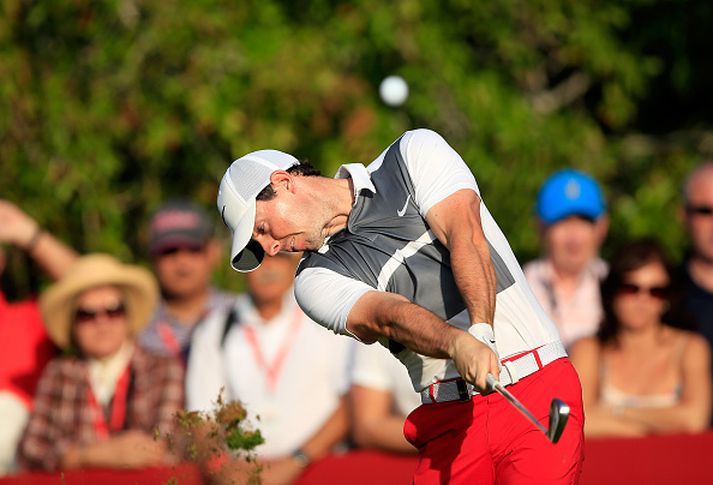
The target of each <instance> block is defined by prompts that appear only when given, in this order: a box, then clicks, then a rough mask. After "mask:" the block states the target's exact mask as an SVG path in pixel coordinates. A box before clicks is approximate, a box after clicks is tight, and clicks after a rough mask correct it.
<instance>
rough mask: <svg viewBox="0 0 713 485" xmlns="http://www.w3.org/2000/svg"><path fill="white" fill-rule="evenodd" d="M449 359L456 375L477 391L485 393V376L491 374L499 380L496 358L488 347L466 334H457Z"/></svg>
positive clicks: (486, 387)
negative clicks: (473, 386) (455, 370)
mask: <svg viewBox="0 0 713 485" xmlns="http://www.w3.org/2000/svg"><path fill="white" fill-rule="evenodd" d="M449 354H450V357H451V359H453V362H454V363H455V365H456V369H458V373H459V374H460V375H461V377H463V379H465V380H466V381H467V382H470V383H471V384H473V385H475V387H476V388H477V389H478V391H487V390H488V385H487V383H486V376H487V375H488V373H491V374H492V375H493V376H495V378H496V379H499V378H500V368H499V366H498V357H497V355H496V354H495V352H493V351H492V350H491V349H490V347H488V346H487V345H485V344H484V343H482V342H481V341H479V340H477V339H476V338H475V337H473V336H472V335H470V334H469V333H467V332H459V333H458V335H457V336H456V338H454V339H453V341H452V342H451V348H450V352H449Z"/></svg>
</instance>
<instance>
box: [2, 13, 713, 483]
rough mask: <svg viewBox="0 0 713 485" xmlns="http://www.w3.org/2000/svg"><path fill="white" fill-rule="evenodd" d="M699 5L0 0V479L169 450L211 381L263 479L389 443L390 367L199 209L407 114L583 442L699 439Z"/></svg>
mask: <svg viewBox="0 0 713 485" xmlns="http://www.w3.org/2000/svg"><path fill="white" fill-rule="evenodd" d="M712 21H713V8H711V6H710V4H709V2H705V1H703V0H698V1H686V2H684V1H683V0H671V1H657V0H636V1H631V2H619V1H614V0H605V1H603V2H602V1H599V2H588V1H585V2H577V3H576V4H573V3H572V2H566V1H564V0H555V1H550V2H534V3H533V2H524V1H500V2H460V1H449V2H435V1H415V0H401V1H397V2H372V1H356V2H338V1H334V2H327V1H314V2H287V1H277V0H273V1H264V2H237V3H236V2H220V1H212V0H200V1H194V2H179V1H175V0H166V1H163V2H143V1H139V0H114V1H109V2H90V1H84V0H63V1H58V2H22V1H10V2H4V3H3V4H2V6H0V59H1V62H0V73H1V74H2V75H1V76H0V109H1V110H2V112H4V113H6V116H4V117H0V174H1V176H0V243H1V244H2V246H1V248H0V275H1V277H2V278H1V280H2V287H1V290H2V292H1V293H0V348H1V349H2V350H1V351H0V422H1V423H2V426H1V427H0V474H3V473H13V472H15V471H19V470H38V469H39V470H57V469H69V468H81V467H91V466H99V467H146V466H152V465H158V464H168V463H172V462H173V461H175V460H178V459H180V456H179V455H180V454H177V453H175V450H173V451H172V450H169V449H168V448H169V447H168V445H167V443H166V442H165V441H164V440H162V439H156V437H155V435H154V434H155V431H156V430H159V431H160V433H161V434H162V435H165V434H167V433H168V434H170V433H173V432H175V427H176V426H177V425H176V422H175V420H173V419H172V418H173V415H174V414H175V412H176V411H178V410H180V409H189V410H200V409H206V408H207V407H209V406H210V405H211V403H212V402H213V401H215V399H216V397H217V395H218V393H219V392H220V389H223V393H224V397H225V398H226V399H240V400H241V401H243V402H244V403H245V405H246V407H247V409H248V411H249V412H250V413H251V414H252V415H255V416H257V415H259V416H260V421H259V422H257V426H258V427H259V428H260V429H261V431H262V433H263V435H264V437H265V444H264V445H262V446H261V447H260V448H258V456H259V458H260V460H261V462H262V463H263V464H265V465H266V466H265V471H264V478H265V479H266V480H267V481H270V482H273V483H289V482H290V481H291V480H293V479H294V478H295V477H296V476H298V475H299V473H300V472H301V471H302V470H303V469H304V467H305V466H306V465H307V464H309V463H310V462H311V461H313V460H317V459H319V458H321V457H322V456H325V455H326V454H327V453H330V452H332V451H334V450H335V449H344V448H348V447H366V448H377V449H382V450H388V451H393V452H402V453H410V452H414V451H415V450H413V449H412V447H411V445H410V444H408V443H407V442H406V441H405V439H404V438H403V436H402V433H401V427H402V425H403V420H404V416H405V415H406V414H408V412H410V410H412V409H413V408H414V407H415V406H417V405H418V404H419V401H418V397H417V395H416V394H415V393H414V392H413V390H412V389H411V388H410V384H409V379H408V377H407V374H406V372H405V369H403V368H402V367H401V366H400V364H399V363H398V362H397V361H396V359H393V358H391V357H390V356H389V355H388V352H387V351H385V350H384V349H381V348H378V347H376V346H364V345H357V344H355V343H353V342H351V341H349V340H347V339H345V338H342V337H339V336H334V335H331V334H329V333H328V332H327V331H326V330H323V329H322V328H321V327H319V326H318V325H315V324H314V323H312V322H310V321H309V319H308V318H307V317H306V316H305V315H303V314H302V313H301V312H300V310H299V309H298V308H297V306H296V304H295V302H294V299H293V297H292V275H293V274H294V269H295V267H296V264H297V259H296V258H295V257H292V256H283V255H279V256H277V257H275V258H272V259H269V260H267V261H265V263H264V264H263V266H262V267H261V268H260V270H258V271H257V272H255V273H252V274H249V275H247V276H246V277H243V276H238V275H237V274H235V273H234V272H232V271H230V270H229V269H228V265H227V255H226V252H227V250H226V248H225V247H224V246H225V245H224V243H225V242H226V238H225V236H226V235H225V233H224V229H223V228H222V227H220V225H219V224H218V223H217V221H218V218H217V214H216V212H215V210H214V203H215V193H216V187H217V182H218V181H219V180H220V177H221V176H222V174H223V172H224V170H225V168H226V167H227V166H228V164H229V163H230V161H231V160H232V159H233V158H235V157H236V156H238V155H240V154H243V153H246V152H249V151H252V150H256V149H260V148H266V147H271V148H277V149H280V150H284V151H287V152H291V153H294V154H295V155H296V156H298V157H299V158H305V159H309V161H310V162H311V163H312V164H313V165H315V166H317V167H319V168H320V169H321V170H322V172H323V173H324V174H325V175H332V174H333V173H334V171H335V170H336V168H337V167H338V166H339V165H340V164H342V163H345V162H362V163H368V162H369V161H371V160H372V159H373V158H375V157H376V156H377V155H378V153H379V151H380V150H381V149H382V148H383V147H384V146H386V144H388V143H389V142H391V141H392V140H394V139H395V138H397V137H398V136H399V135H400V134H401V133H402V132H403V131H404V130H407V129H410V128H414V127H428V128H432V129H435V130H437V131H439V132H441V133H442V134H443V135H444V136H445V138H446V139H447V140H448V141H449V142H450V143H451V144H452V145H453V146H454V148H456V150H457V151H458V152H459V153H461V154H462V155H463V158H464V159H465V160H466V162H467V163H468V164H469V165H470V167H471V168H472V170H473V172H474V174H475V176H476V178H477V179H478V182H479V185H480V187H481V190H482V191H483V194H484V197H485V199H486V201H487V203H488V206H489V208H490V210H491V211H492V212H493V213H494V215H495V216H496V218H497V219H498V220H499V221H501V223H502V225H503V230H504V232H505V233H506V234H507V235H508V238H509V239H510V242H511V244H512V246H513V248H514V249H515V251H516V252H517V254H518V257H519V259H520V262H521V263H523V266H524V269H525V273H526V276H527V278H528V280H529V282H530V284H531V286H532V288H533V290H534V291H535V294H536V296H537V297H538V299H539V300H540V303H541V304H542V306H543V308H544V310H545V311H546V312H547V313H548V314H549V315H550V316H551V318H552V319H553V320H554V322H555V323H556V324H557V326H558V328H559V329H560V333H561V336H562V340H563V342H564V343H565V345H566V346H567V348H568V350H569V353H570V357H571V358H572V360H573V362H574V364H575V366H576V368H577V370H578V372H579V374H580V378H581V380H582V384H583V392H584V398H585V406H586V412H587V422H586V430H585V431H586V433H587V436H588V437H596V436H643V435H647V434H653V433H679V432H701V431H703V430H705V429H706V428H708V426H709V424H710V423H711V359H710V344H711V343H712V342H713V162H706V160H711V159H713V128H712V126H713V115H711V113H713V96H711V94H710V89H709V86H710V85H711V83H713V68H712V67H711V64H710V62H709V61H708V58H709V55H710V54H709V53H710V51H711V49H710V48H711V47H713V46H712V45H711V43H712V42H713V41H711V37H710V35H709V33H708V26H709V25H711V22H712ZM393 74H396V75H399V76H401V77H402V78H403V79H405V80H406V82H407V84H408V87H409V92H408V97H407V98H406V99H405V101H404V102H403V104H399V105H397V106H390V105H386V104H384V102H383V101H382V100H381V99H379V95H378V87H379V83H380V82H381V80H382V79H384V78H385V77H386V76H388V75H393ZM137 450H140V452H139V451H137ZM216 466H221V467H223V468H224V469H225V470H227V471H226V472H225V473H226V474H227V475H226V476H230V475H231V474H234V475H235V476H239V475H240V474H242V473H243V471H244V470H243V467H244V466H245V463H243V462H241V461H240V460H237V459H231V457H230V456H229V455H228V456H227V458H225V459H224V461H223V462H222V463H221V464H218V465H216V464H212V468H211V467H208V468H211V469H214V468H215V467H216ZM221 476H223V475H221Z"/></svg>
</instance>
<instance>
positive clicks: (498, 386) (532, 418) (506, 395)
mask: <svg viewBox="0 0 713 485" xmlns="http://www.w3.org/2000/svg"><path fill="white" fill-rule="evenodd" d="M488 385H489V386H490V387H492V388H493V389H495V391H497V393H498V394H500V395H501V396H503V397H504V398H505V399H507V400H508V401H510V404H512V405H513V406H515V408H516V409H517V410H518V411H520V412H521V413H522V414H523V415H524V416H525V417H526V418H527V419H529V420H530V421H531V422H532V424H534V425H535V426H537V428H539V430H540V431H542V432H543V433H545V435H546V436H549V435H548V434H547V429H545V427H544V426H542V423H540V422H539V421H538V420H537V418H535V416H533V415H532V413H531V412H530V411H528V410H527V408H526V407H525V406H524V405H523V404H522V403H521V402H520V401H518V400H517V398H516V397H515V396H513V395H512V394H510V391H508V390H507V389H505V388H504V387H503V385H502V384H500V382H498V381H497V380H495V377H493V376H492V375H491V374H488Z"/></svg>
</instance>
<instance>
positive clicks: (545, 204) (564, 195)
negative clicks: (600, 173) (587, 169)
mask: <svg viewBox="0 0 713 485" xmlns="http://www.w3.org/2000/svg"><path fill="white" fill-rule="evenodd" d="M605 210H606V205H605V203H604V197H603V196H602V191H601V189H600V188H599V184H598V183H597V182H596V180H594V179H593V178H592V177H590V176H589V175H587V174H585V173H582V172H580V171H578V170H572V169H565V170H560V171H558V172H555V173H554V174H552V175H551V176H550V177H549V178H548V179H547V180H546V181H545V183H544V184H542V187H541V188H540V193H539V194H538V196H537V215H538V216H539V218H540V219H541V220H542V222H544V223H545V224H547V225H549V224H554V223H555V222H557V221H560V220H562V219H564V218H566V217H569V216H583V217H586V218H588V219H592V220H593V221H594V220H597V219H599V217H601V215H602V214H604V211H605Z"/></svg>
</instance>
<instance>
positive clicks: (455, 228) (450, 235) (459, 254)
mask: <svg viewBox="0 0 713 485" xmlns="http://www.w3.org/2000/svg"><path fill="white" fill-rule="evenodd" d="M426 221H427V222H428V224H429V226H430V227H431V230H432V231H433V232H434V234H435V235H436V237H437V238H438V240H439V241H441V243H443V245H445V246H446V247H447V248H448V250H449V251H450V257H451V268H452V269H453V275H454V277H455V280H456V284H457V285H458V289H459V290H460V293H461V295H462V296H463V300H464V301H465V303H466V305H467V308H468V314H469V315H470V321H471V322H472V323H478V322H484V323H490V324H491V325H492V323H493V318H494V315H495V290H496V279H495V270H494V269H493V265H492V263H491V259H490V248H489V247H488V241H487V240H486V239H485V234H484V233H483V227H482V224H481V220H480V198H479V197H478V195H477V194H476V193H475V192H474V191H472V190H470V189H463V190H459V191H457V192H455V193H453V194H451V195H450V196H448V197H446V198H445V199H443V200H442V201H441V202H439V203H438V204H436V205H434V206H433V207H432V208H431V209H430V210H429V211H428V214H427V215H426Z"/></svg>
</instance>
